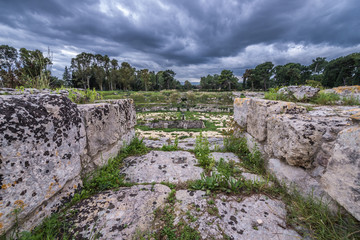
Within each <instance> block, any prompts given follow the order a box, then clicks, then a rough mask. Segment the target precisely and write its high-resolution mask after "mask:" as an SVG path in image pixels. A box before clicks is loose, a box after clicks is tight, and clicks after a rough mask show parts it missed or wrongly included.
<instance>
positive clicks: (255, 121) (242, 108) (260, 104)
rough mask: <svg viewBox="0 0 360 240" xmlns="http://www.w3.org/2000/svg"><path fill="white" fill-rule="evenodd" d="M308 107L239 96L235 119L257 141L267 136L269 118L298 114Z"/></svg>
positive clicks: (235, 106) (235, 103)
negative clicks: (283, 114) (276, 115)
mask: <svg viewBox="0 0 360 240" xmlns="http://www.w3.org/2000/svg"><path fill="white" fill-rule="evenodd" d="M304 112H306V109H305V108H304V107H301V106H297V105H296V104H295V103H290V102H281V101H271V100H264V99H255V98H251V99H250V98H237V99H235V102H234V120H235V121H236V123H238V124H239V125H240V127H241V128H244V129H246V130H247V132H248V133H249V134H251V135H252V136H253V137H254V138H255V139H256V140H257V141H259V142H263V141H265V140H266V138H267V119H268V117H269V116H270V117H271V116H272V115H275V114H282V113H286V114H298V113H304Z"/></svg>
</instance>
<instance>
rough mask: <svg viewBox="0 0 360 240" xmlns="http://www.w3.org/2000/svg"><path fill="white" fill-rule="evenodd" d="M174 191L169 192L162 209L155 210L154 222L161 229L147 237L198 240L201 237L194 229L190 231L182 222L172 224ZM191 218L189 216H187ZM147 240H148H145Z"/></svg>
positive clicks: (173, 218) (169, 239)
mask: <svg viewBox="0 0 360 240" xmlns="http://www.w3.org/2000/svg"><path fill="white" fill-rule="evenodd" d="M175 194H176V190H174V189H173V190H171V192H170V193H169V195H168V198H167V203H166V205H165V206H164V207H163V208H158V209H156V210H155V213H154V214H155V221H159V222H161V223H162V224H161V226H162V227H161V229H159V230H157V231H156V232H155V233H154V234H152V235H150V236H147V237H153V238H154V239H168V240H199V239H201V235H200V233H199V232H198V231H196V230H195V229H192V228H191V227H190V226H189V225H188V224H186V223H185V222H184V221H180V222H179V223H178V224H176V225H175V224H174V220H175V216H174V204H175V201H176V196H175ZM188 217H190V218H191V216H188ZM146 239H148V238H146Z"/></svg>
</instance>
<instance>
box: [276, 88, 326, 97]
mask: <svg viewBox="0 0 360 240" xmlns="http://www.w3.org/2000/svg"><path fill="white" fill-rule="evenodd" d="M319 91H320V88H314V87H311V86H287V87H283V88H280V89H279V91H278V93H284V94H287V95H293V96H294V97H295V98H296V99H297V100H301V99H304V98H312V97H314V96H315V95H316V94H317V93H318V92H319Z"/></svg>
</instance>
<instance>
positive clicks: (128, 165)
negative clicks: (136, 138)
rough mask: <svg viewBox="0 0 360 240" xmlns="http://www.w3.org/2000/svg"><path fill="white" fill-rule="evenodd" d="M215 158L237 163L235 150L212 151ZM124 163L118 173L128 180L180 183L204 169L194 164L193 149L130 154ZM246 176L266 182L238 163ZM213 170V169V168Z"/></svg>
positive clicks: (245, 177) (196, 176) (193, 177)
mask: <svg viewBox="0 0 360 240" xmlns="http://www.w3.org/2000/svg"><path fill="white" fill-rule="evenodd" d="M210 157H213V158H214V159H215V161H216V162H219V161H220V159H224V161H225V162H229V161H234V162H235V163H240V159H239V157H238V156H236V154H234V153H229V152H212V153H210ZM123 162H124V166H123V167H122V169H120V173H121V174H123V175H124V177H125V181H127V182H131V183H161V182H169V183H181V182H186V181H189V180H197V179H200V178H201V173H202V172H203V169H202V168H201V167H198V166H196V165H197V164H198V161H197V159H196V157H195V155H194V154H193V153H190V152H186V151H151V152H149V153H148V154H146V155H142V156H131V157H128V158H125V159H124V160H123ZM239 170H240V171H242V174H241V175H242V176H243V177H244V179H246V180H251V181H257V182H265V181H266V180H265V179H263V178H262V177H261V176H258V175H256V174H252V173H249V172H247V171H246V169H244V168H242V167H239ZM213 172H216V169H214V170H213Z"/></svg>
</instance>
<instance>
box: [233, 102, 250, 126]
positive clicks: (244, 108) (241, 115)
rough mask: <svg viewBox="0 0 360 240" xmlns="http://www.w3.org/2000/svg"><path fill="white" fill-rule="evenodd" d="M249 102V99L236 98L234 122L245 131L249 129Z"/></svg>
mask: <svg viewBox="0 0 360 240" xmlns="http://www.w3.org/2000/svg"><path fill="white" fill-rule="evenodd" d="M249 102H250V99H249V98H235V101H234V121H235V122H236V123H237V124H238V125H239V126H240V127H241V128H243V129H246V127H247V115H248V104H249Z"/></svg>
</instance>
